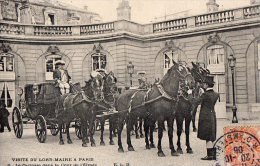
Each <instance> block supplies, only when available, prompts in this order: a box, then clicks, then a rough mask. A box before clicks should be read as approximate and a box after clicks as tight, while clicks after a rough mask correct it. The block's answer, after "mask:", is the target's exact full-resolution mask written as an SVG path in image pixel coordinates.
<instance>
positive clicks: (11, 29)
mask: <svg viewBox="0 0 260 166" xmlns="http://www.w3.org/2000/svg"><path fill="white" fill-rule="evenodd" d="M0 34H15V35H21V34H24V26H22V25H18V24H9V23H0Z"/></svg>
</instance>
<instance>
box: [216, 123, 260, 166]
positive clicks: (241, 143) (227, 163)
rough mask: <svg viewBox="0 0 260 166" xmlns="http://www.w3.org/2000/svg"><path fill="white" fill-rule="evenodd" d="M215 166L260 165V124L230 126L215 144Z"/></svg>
mask: <svg viewBox="0 0 260 166" xmlns="http://www.w3.org/2000/svg"><path fill="white" fill-rule="evenodd" d="M214 147H215V148H216V159H217V160H216V162H215V163H214V165H215V166H222V165H223V166H260V126H229V127H225V128H224V134H223V135H222V136H221V137H219V138H218V139H217V141H216V142H215V144H214Z"/></svg>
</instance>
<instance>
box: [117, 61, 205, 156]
mask: <svg viewBox="0 0 260 166" xmlns="http://www.w3.org/2000/svg"><path fill="white" fill-rule="evenodd" d="M173 64H174V65H173V66H172V67H171V68H170V69H169V70H168V72H167V73H166V74H165V75H164V77H163V78H162V80H161V81H160V82H159V83H157V84H154V85H153V86H152V87H151V89H149V90H148V91H143V90H128V91H126V92H125V93H123V94H121V95H119V97H118V100H117V104H116V109H117V110H118V112H119V113H118V117H119V118H118V125H119V126H118V151H119V152H124V149H123V145H122V140H121V134H122V130H123V126H124V123H126V129H127V144H128V150H129V151H134V147H133V145H132V143H131V138H130V137H131V133H130V131H131V130H132V126H133V124H135V123H136V120H137V119H138V118H141V119H144V130H145V143H146V149H150V148H154V147H155V145H154V141H153V130H154V126H155V125H154V124H155V122H156V121H157V122H158V145H157V148H158V156H160V157H163V156H165V154H164V152H163V151H162V146H161V141H162V137H163V128H164V121H167V126H168V137H169V145H170V149H171V155H172V156H177V155H178V153H177V151H178V152H179V153H183V152H182V149H181V144H180V135H181V133H182V124H183V121H184V119H185V133H186V146H187V153H193V151H192V149H191V147H190V143H189V125H190V122H191V119H192V116H191V112H192V111H193V110H192V109H193V108H195V106H194V103H192V98H193V97H195V96H190V95H188V94H185V92H186V91H187V90H186V89H185V88H187V89H192V90H194V89H195V88H194V84H195V80H194V78H193V75H192V73H190V72H189V70H188V69H187V68H186V67H184V66H183V65H179V64H178V63H176V62H174V61H173ZM199 74H200V73H199ZM174 119H176V121H177V128H178V129H177V130H178V131H177V135H178V141H177V146H178V148H177V151H176V150H175V148H174V145H173V122H174Z"/></svg>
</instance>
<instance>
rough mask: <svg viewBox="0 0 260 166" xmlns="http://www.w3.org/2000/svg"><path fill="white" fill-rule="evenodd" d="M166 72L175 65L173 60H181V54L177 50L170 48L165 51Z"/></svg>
mask: <svg viewBox="0 0 260 166" xmlns="http://www.w3.org/2000/svg"><path fill="white" fill-rule="evenodd" d="M163 56H164V74H165V73H167V71H168V69H169V68H171V66H172V65H173V63H172V60H174V61H175V62H179V54H178V51H177V50H168V51H166V52H164V54H163Z"/></svg>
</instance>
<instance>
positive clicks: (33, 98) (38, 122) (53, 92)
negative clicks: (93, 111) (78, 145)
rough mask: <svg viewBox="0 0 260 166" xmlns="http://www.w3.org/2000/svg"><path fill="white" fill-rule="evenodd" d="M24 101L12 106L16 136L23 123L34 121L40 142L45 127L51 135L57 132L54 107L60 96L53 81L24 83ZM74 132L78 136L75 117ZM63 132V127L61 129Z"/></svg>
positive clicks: (45, 132)
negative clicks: (17, 105) (18, 105)
mask: <svg viewBox="0 0 260 166" xmlns="http://www.w3.org/2000/svg"><path fill="white" fill-rule="evenodd" d="M24 92H25V94H24V101H23V102H22V103H20V106H21V107H20V108H19V107H14V109H13V113H12V122H13V128H14V132H15V135H16V137H17V138H21V137H22V135H23V123H30V122H31V123H35V134H36V137H37V139H38V141H39V142H40V143H44V142H45V140H46V137H47V129H50V132H51V134H52V135H53V136H55V135H57V134H58V131H59V130H58V121H57V118H56V113H55V109H56V106H57V102H58V100H59V98H60V92H59V89H58V87H56V86H55V84H54V83H53V82H43V83H38V84H35V83H34V84H26V85H25V87H24ZM73 127H75V130H76V134H77V136H78V137H80V132H79V128H80V126H79V125H78V120H76V119H75V125H73ZM63 131H64V132H65V128H64V130H63Z"/></svg>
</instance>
